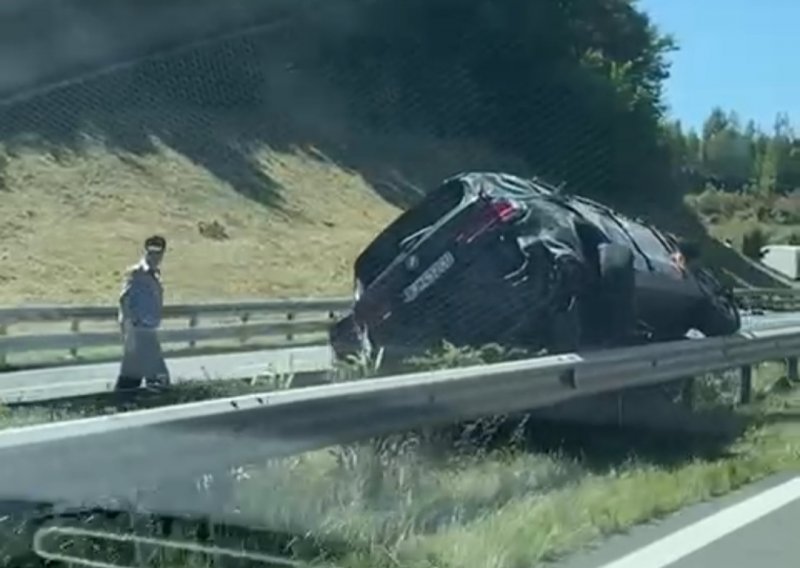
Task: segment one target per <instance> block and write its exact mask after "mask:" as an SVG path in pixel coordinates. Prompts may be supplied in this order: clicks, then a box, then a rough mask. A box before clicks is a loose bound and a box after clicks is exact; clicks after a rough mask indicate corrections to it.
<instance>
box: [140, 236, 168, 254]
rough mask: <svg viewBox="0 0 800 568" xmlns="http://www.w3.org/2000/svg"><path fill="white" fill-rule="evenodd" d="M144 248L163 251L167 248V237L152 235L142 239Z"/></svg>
mask: <svg viewBox="0 0 800 568" xmlns="http://www.w3.org/2000/svg"><path fill="white" fill-rule="evenodd" d="M144 248H145V250H157V251H163V250H166V248H167V239H165V238H164V237H162V236H161V235H153V236H152V237H148V238H147V239H146V240H145V241H144Z"/></svg>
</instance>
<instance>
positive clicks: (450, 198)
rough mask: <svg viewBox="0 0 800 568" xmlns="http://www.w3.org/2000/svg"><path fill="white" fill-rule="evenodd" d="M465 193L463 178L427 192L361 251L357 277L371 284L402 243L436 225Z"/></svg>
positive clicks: (398, 250)
mask: <svg viewBox="0 0 800 568" xmlns="http://www.w3.org/2000/svg"><path fill="white" fill-rule="evenodd" d="M463 196H464V188H463V185H462V184H461V182H460V181H457V180H453V181H450V182H448V183H446V184H444V185H442V186H440V187H439V188H438V189H435V190H434V191H431V192H430V193H428V194H427V195H426V196H425V197H424V198H423V199H422V201H420V202H419V203H418V204H417V205H415V206H414V207H412V208H411V209H409V210H408V211H406V212H405V213H403V214H402V215H400V217H398V218H397V219H396V220H395V221H394V222H393V223H391V224H390V225H389V226H388V227H387V228H386V229H384V230H383V232H381V233H380V234H379V235H378V236H377V238H376V239H375V240H374V241H372V243H371V244H370V245H369V246H368V247H367V248H366V249H365V250H364V252H362V253H361V255H360V256H359V257H358V259H357V260H356V263H355V271H356V277H357V278H359V279H360V280H361V282H362V284H363V285H364V286H368V285H369V284H370V283H371V282H372V281H373V280H374V279H375V278H376V277H377V276H378V275H379V274H380V273H381V272H382V271H383V269H384V268H385V267H386V266H387V265H389V264H390V263H391V262H392V260H393V259H394V258H395V257H396V256H397V255H398V253H399V252H400V243H401V242H402V241H403V239H405V238H406V237H408V236H409V235H412V234H414V233H416V232H418V231H420V230H422V229H424V228H425V227H429V226H431V225H433V224H434V223H435V222H436V221H438V220H439V219H440V218H441V217H442V216H444V215H445V214H446V213H448V212H450V211H452V210H453V208H454V207H456V206H457V205H458V204H459V203H461V200H462V199H463Z"/></svg>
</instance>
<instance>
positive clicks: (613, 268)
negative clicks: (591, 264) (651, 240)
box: [598, 243, 636, 344]
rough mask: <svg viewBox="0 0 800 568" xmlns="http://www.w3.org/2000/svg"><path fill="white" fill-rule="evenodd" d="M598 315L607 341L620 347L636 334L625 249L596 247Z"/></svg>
mask: <svg viewBox="0 0 800 568" xmlns="http://www.w3.org/2000/svg"><path fill="white" fill-rule="evenodd" d="M598 262H599V269H600V294H599V298H598V299H599V301H600V302H602V304H601V306H602V308H603V309H602V310H601V312H602V313H603V315H604V320H605V322H604V324H605V325H604V326H603V327H604V328H605V329H606V330H607V331H608V332H609V335H608V339H610V341H611V342H612V343H613V344H623V343H625V342H626V341H627V340H628V339H630V338H632V337H633V336H634V335H635V331H636V274H635V272H634V268H633V253H632V252H631V250H630V249H629V248H628V247H625V246H622V245H617V244H613V243H611V244H608V243H604V244H601V245H600V246H598Z"/></svg>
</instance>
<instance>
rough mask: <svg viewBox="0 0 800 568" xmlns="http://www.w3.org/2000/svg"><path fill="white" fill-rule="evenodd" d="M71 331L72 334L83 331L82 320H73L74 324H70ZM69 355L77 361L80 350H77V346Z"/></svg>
mask: <svg viewBox="0 0 800 568" xmlns="http://www.w3.org/2000/svg"><path fill="white" fill-rule="evenodd" d="M69 329H70V331H71V332H72V333H78V332H80V330H81V320H79V319H78V318H72V323H71V324H70V326H69ZM69 354H70V355H71V356H72V358H73V359H77V358H78V348H77V346H76V347H73V348H72V349H70V350H69Z"/></svg>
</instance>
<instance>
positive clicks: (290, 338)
mask: <svg viewBox="0 0 800 568" xmlns="http://www.w3.org/2000/svg"><path fill="white" fill-rule="evenodd" d="M286 321H294V312H289V313H288V314H286ZM286 341H294V334H293V333H291V332H290V333H287V334H286Z"/></svg>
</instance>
